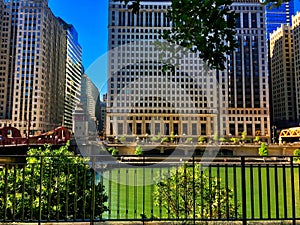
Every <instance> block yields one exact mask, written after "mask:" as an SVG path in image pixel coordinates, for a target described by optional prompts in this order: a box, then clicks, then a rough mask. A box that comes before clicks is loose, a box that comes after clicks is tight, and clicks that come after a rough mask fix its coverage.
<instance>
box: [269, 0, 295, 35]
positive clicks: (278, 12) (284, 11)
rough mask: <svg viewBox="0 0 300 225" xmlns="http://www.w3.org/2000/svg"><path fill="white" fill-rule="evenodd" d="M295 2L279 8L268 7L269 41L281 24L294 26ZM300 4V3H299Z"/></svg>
mask: <svg viewBox="0 0 300 225" xmlns="http://www.w3.org/2000/svg"><path fill="white" fill-rule="evenodd" d="M294 1H296V2H297V1H298V0H290V1H289V2H286V3H283V4H282V5H281V6H279V7H278V8H276V7H272V8H269V6H270V5H267V7H266V22H267V39H268V40H270V34H271V33H273V31H275V30H276V29H277V28H278V27H281V24H289V25H290V26H292V16H293V15H295V7H294V4H295V3H294ZM298 4H299V2H298Z"/></svg>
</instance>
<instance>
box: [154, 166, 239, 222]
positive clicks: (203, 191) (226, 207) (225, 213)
mask: <svg viewBox="0 0 300 225" xmlns="http://www.w3.org/2000/svg"><path fill="white" fill-rule="evenodd" d="M153 196H154V204H155V205H156V206H160V207H163V208H165V209H166V210H169V212H170V214H169V216H170V218H192V217H193V215H194V212H195V215H196V217H197V218H200V219H201V218H203V219H209V218H235V216H236V212H237V211H238V208H239V204H237V205H235V203H234V193H233V190H232V189H230V188H228V189H227V188H225V187H224V185H223V184H222V183H221V180H220V179H218V178H214V177H208V176H207V175H206V174H205V173H204V172H203V171H201V169H200V165H199V164H196V165H194V174H193V169H192V167H190V166H188V165H186V164H185V165H184V166H181V167H179V168H177V169H176V168H173V169H171V170H170V172H169V173H167V174H165V175H164V177H163V178H162V180H161V181H160V182H159V183H157V184H156V185H155V187H154V193H153Z"/></svg>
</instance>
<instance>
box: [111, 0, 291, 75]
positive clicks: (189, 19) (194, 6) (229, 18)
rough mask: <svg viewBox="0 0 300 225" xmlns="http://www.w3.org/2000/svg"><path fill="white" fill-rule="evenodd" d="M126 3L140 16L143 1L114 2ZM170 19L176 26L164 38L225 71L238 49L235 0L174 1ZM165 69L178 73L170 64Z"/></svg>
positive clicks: (275, 3) (282, 0)
mask: <svg viewBox="0 0 300 225" xmlns="http://www.w3.org/2000/svg"><path fill="white" fill-rule="evenodd" d="M114 1H119V2H124V3H125V4H126V5H128V7H129V8H130V9H132V10H133V12H134V13H138V12H139V9H140V2H141V0H131V1H130V0H124V1H123V0H114ZM171 2H172V7H171V9H170V10H169V11H168V14H167V16H168V17H169V19H170V20H171V21H172V22H173V27H172V28H171V30H165V31H164V32H163V33H162V37H163V38H164V39H165V40H166V41H168V42H169V43H172V44H175V45H178V46H182V47H184V48H187V49H191V50H192V52H194V53H195V54H198V56H199V58H200V59H202V60H203V61H204V62H206V63H207V65H208V66H209V67H211V68H214V69H220V70H223V69H225V66H226V55H228V54H229V53H230V52H231V51H232V50H234V49H235V47H236V40H235V35H236V31H235V13H234V11H232V10H230V5H231V4H232V2H233V1H232V0H201V1H199V0H171ZM285 2H289V0H277V1H273V0H265V1H264V2H263V3H262V4H265V5H268V6H269V7H270V8H272V7H279V6H280V5H281V4H283V3H285ZM164 68H165V69H166V68H167V69H171V70H174V65H172V64H166V65H165V67H164Z"/></svg>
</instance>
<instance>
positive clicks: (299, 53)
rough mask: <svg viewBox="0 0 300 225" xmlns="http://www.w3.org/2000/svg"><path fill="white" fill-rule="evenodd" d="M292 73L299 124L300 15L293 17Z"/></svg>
mask: <svg viewBox="0 0 300 225" xmlns="http://www.w3.org/2000/svg"><path fill="white" fill-rule="evenodd" d="M292 29H293V47H294V49H293V50H294V71H295V81H296V86H295V89H296V91H297V92H296V118H297V120H298V124H299V123H300V13H297V15H296V16H294V17H293V26H292Z"/></svg>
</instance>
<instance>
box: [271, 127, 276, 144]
mask: <svg viewBox="0 0 300 225" xmlns="http://www.w3.org/2000/svg"><path fill="white" fill-rule="evenodd" d="M276 129H277V127H276V126H275V125H273V126H272V136H273V137H272V140H273V144H275V130H276Z"/></svg>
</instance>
